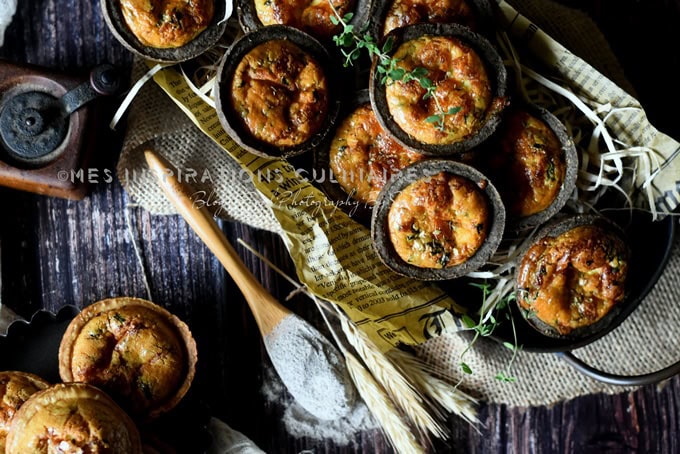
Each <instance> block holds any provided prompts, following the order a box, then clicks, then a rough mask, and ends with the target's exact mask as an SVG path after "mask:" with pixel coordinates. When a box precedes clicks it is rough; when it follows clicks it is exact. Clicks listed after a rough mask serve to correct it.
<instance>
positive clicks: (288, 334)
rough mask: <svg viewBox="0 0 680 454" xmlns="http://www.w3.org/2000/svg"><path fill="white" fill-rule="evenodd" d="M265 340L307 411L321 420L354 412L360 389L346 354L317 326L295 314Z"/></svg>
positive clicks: (282, 373) (282, 378) (296, 398)
mask: <svg viewBox="0 0 680 454" xmlns="http://www.w3.org/2000/svg"><path fill="white" fill-rule="evenodd" d="M264 343H265V345H266V347H267V353H268V354H269V357H270V359H271V361H272V364H273V365H274V368H275V369H276V372H277V373H278V375H279V377H281V380H282V381H283V383H284V384H285V386H286V388H287V389H288V391H289V392H290V394H292V395H293V397H294V398H295V400H296V401H297V403H298V404H299V405H300V406H302V407H303V408H304V409H305V410H307V412H309V413H311V414H312V415H314V416H315V417H316V418H317V419H321V420H334V419H338V418H342V417H343V416H346V415H348V414H350V412H351V410H352V407H353V406H354V403H355V401H356V394H357V393H356V389H355V388H354V385H353V383H352V380H351V379H350V377H349V373H348V372H347V367H346V366H345V361H344V358H343V357H342V355H341V354H340V352H339V351H338V350H337V349H336V348H335V347H334V346H333V344H331V343H330V342H329V341H328V339H326V338H325V337H324V336H323V335H322V334H321V333H319V332H318V331H317V330H316V329H315V328H314V327H313V326H311V325H310V324H309V323H307V322H306V321H305V320H303V319H302V318H300V317H298V316H297V315H295V314H291V315H289V316H287V317H285V318H284V319H283V320H282V321H281V322H280V323H279V324H278V325H277V326H276V327H275V328H274V329H273V330H272V332H271V333H269V334H268V335H267V336H265V338H264Z"/></svg>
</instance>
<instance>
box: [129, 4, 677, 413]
mask: <svg viewBox="0 0 680 454" xmlns="http://www.w3.org/2000/svg"><path fill="white" fill-rule="evenodd" d="M512 3H513V6H514V7H515V8H516V9H517V10H518V11H519V12H521V13H522V14H524V15H525V16H527V17H528V18H530V19H532V20H533V21H534V22H535V23H536V24H538V25H539V26H540V27H541V28H542V29H543V30H544V31H546V32H547V33H548V34H550V35H552V37H553V38H555V39H556V40H557V41H559V42H561V43H562V44H563V45H565V46H566V47H567V48H568V49H570V50H571V51H572V52H574V53H575V54H576V55H579V56H580V57H581V58H583V59H585V60H586V61H587V62H588V63H590V64H591V65H593V66H594V67H595V68H596V69H598V70H599V71H600V72H602V73H603V74H605V75H607V76H608V77H609V78H610V79H611V80H613V81H614V82H616V83H617V84H618V85H619V86H620V87H622V88H623V89H625V90H627V91H628V92H630V93H632V87H631V86H630V84H629V83H628V82H627V81H626V79H625V77H624V76H623V71H622V69H621V67H620V65H619V64H618V62H617V60H616V58H615V56H614V55H613V53H612V52H611V49H610V48H609V46H608V44H607V42H606V40H605V39H604V36H603V35H602V33H601V32H600V31H599V29H598V28H597V26H596V25H595V24H594V22H593V21H592V20H590V19H589V18H588V17H587V16H585V15H584V14H583V13H581V12H578V11H575V10H572V9H569V8H565V7H563V6H561V5H558V4H556V3H553V2H551V1H550V0H523V1H519V0H518V1H515V2H512ZM145 70H146V68H145V67H144V66H143V65H141V64H139V63H138V64H136V65H135V71H133V72H134V74H133V77H134V78H135V80H136V78H138V77H139V76H140V75H141V74H142V72H143V71H145ZM148 146H151V147H153V148H155V149H157V150H160V151H162V153H163V154H164V155H165V156H166V157H167V158H168V159H169V160H170V161H171V162H173V163H174V164H175V165H176V166H177V168H178V170H180V171H181V172H183V174H182V175H183V177H182V175H180V176H181V177H182V178H184V179H186V180H187V181H189V182H190V183H191V184H192V185H193V186H195V187H196V188H197V189H198V190H200V191H205V193H204V196H205V198H204V200H208V201H209V203H210V204H212V205H213V208H215V207H219V210H217V211H218V213H217V214H218V215H219V216H220V217H222V218H225V219H230V220H234V221H238V222H243V223H246V224H248V225H251V226H253V227H256V228H262V229H266V230H269V231H273V232H279V231H280V228H279V224H278V222H277V221H276V219H275V218H274V217H273V215H272V213H271V210H270V209H269V207H268V205H267V202H265V200H264V199H263V198H262V197H261V196H260V195H259V194H258V193H257V191H255V189H254V187H253V186H252V184H251V183H250V181H249V180H248V179H247V178H246V177H244V176H243V174H242V173H241V172H240V168H239V166H238V165H237V164H236V163H235V162H234V161H232V159H231V158H230V157H229V156H228V155H227V154H226V153H225V152H224V151H223V150H222V149H220V148H219V147H217V146H216V145H214V144H213V142H212V141H211V140H210V139H209V138H207V137H206V136H205V135H204V134H202V133H201V132H200V131H199V130H198V129H197V128H195V127H194V126H193V125H192V124H191V123H190V121H189V120H188V119H187V117H186V116H185V115H184V114H183V113H182V112H181V111H180V110H179V109H178V108H177V107H176V106H175V104H174V103H173V102H172V101H171V100H170V99H169V98H168V97H167V96H166V95H164V94H163V93H162V92H161V90H160V89H159V88H158V87H157V86H155V84H153V83H150V84H147V86H145V87H144V88H143V89H142V91H141V92H140V94H139V95H138V98H137V99H135V102H134V104H133V107H132V109H131V111H130V113H129V117H128V133H127V137H126V140H125V144H124V149H123V153H122V155H121V158H120V161H119V165H118V175H119V177H120V179H121V182H122V184H123V186H124V187H125V188H126V190H127V191H128V192H129V193H130V195H131V196H132V197H133V199H134V200H135V201H137V202H138V203H139V204H140V205H142V206H143V207H145V208H146V209H148V210H149V211H151V212H152V213H157V214H169V213H173V209H172V206H171V205H170V203H169V202H168V201H167V200H166V198H165V197H164V195H163V194H162V192H161V190H160V188H159V187H158V185H157V183H156V182H155V180H154V178H153V177H152V176H151V175H150V174H149V173H148V171H147V168H146V164H145V163H144V158H143V156H142V151H143V150H144V149H145V148H147V147H148ZM678 271H680V251H679V250H678V244H677V241H676V244H675V247H674V250H673V255H672V258H671V260H670V263H669V264H668V267H667V268H666V270H665V272H664V274H663V276H662V277H661V279H660V281H659V283H658V284H657V285H656V287H655V288H654V289H653V290H652V292H651V293H650V294H649V296H648V297H647V298H646V299H645V301H644V302H643V303H642V304H641V306H640V307H639V308H638V309H637V310H636V311H635V312H634V313H633V314H632V316H630V317H629V318H628V319H627V320H626V321H625V322H624V323H623V324H622V325H621V326H620V327H619V328H617V329H616V330H615V331H613V332H612V333H611V334H609V335H607V336H606V337H604V338H603V339H602V340H600V341H597V342H595V343H593V344H591V345H589V346H587V347H585V348H582V349H579V350H578V351H577V352H576V354H577V356H578V357H580V358H581V359H583V360H585V361H586V362H587V363H589V364H591V365H594V366H597V367H598V368H601V369H604V370H606V371H608V372H612V373H621V374H641V373H647V372H652V371H654V370H657V369H661V368H663V367H665V366H667V365H669V364H671V363H673V362H675V361H676V360H678V359H680V345H679V344H678V342H677V339H678V338H680V304H678V302H680V277H678V276H679V273H678ZM468 342H469V339H468V338H464V337H463V336H459V335H456V334H453V335H444V336H441V337H440V338H436V339H433V340H431V341H429V342H428V343H427V344H426V345H424V346H422V347H421V349H420V350H421V351H420V353H421V354H422V355H423V356H424V357H426V358H427V359H428V360H429V361H431V362H433V363H436V364H438V365H440V366H441V367H442V368H443V369H444V370H445V371H447V372H448V373H449V374H450V375H452V376H454V377H455V376H458V375H459V374H460V372H459V370H460V369H459V366H458V361H459V355H460V352H461V351H462V350H463V349H464V348H465V347H466V346H467V344H468ZM509 358H510V351H509V350H507V349H505V348H503V347H500V346H498V345H497V344H494V343H491V342H485V341H481V342H478V343H477V344H476V345H475V347H474V348H473V349H472V350H471V351H470V352H468V353H467V354H466V356H465V362H466V363H468V364H469V365H470V367H471V368H472V369H473V371H474V373H473V374H472V375H467V376H466V377H465V382H464V383H465V384H464V387H465V388H466V390H468V391H469V392H471V393H472V394H474V395H476V396H478V397H480V398H481V399H482V400H486V401H489V402H495V403H504V404H508V405H511V406H528V405H542V404H546V405H547V404H552V403H554V402H557V401H560V400H564V399H570V398H574V397H577V396H580V395H584V394H591V393H599V392H605V393H617V392H622V391H624V390H626V389H627V388H623V387H618V386H610V385H605V384H602V383H600V382H597V381H595V380H592V379H590V378H587V377H585V376H584V375H582V374H580V373H579V372H576V371H575V370H574V369H572V368H571V367H570V366H568V365H567V364H565V363H564V362H562V361H561V360H559V359H558V358H557V357H555V356H553V355H550V354H538V353H527V352H521V353H520V354H519V355H518V357H517V359H516V361H515V363H514V365H513V368H512V374H513V375H514V376H515V377H517V382H515V383H504V382H501V381H498V380H496V379H495V378H494V377H495V375H496V374H497V373H498V372H499V371H501V370H504V368H505V367H506V365H507V362H508V360H509Z"/></svg>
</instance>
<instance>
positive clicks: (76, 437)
mask: <svg viewBox="0 0 680 454" xmlns="http://www.w3.org/2000/svg"><path fill="white" fill-rule="evenodd" d="M6 452H7V453H8V454H45V453H74V454H76V453H83V454H85V453H88V454H117V453H128V454H140V453H141V452H142V450H141V443H140V440H139V433H138V432H137V429H136V428H135V426H134V424H133V423H132V421H131V420H130V419H129V417H128V416H127V415H126V414H125V413H124V412H123V411H122V410H121V409H120V408H119V407H118V406H116V404H115V403H114V402H113V401H112V400H111V399H110V398H109V397H108V396H106V395H105V394H104V393H103V392H102V391H100V390H98V389H96V388H93V387H91V386H87V385H84V384H77V383H70V384H61V385H56V386H54V387H52V388H48V389H46V390H45V391H41V392H39V393H36V394H35V395H34V396H33V397H32V398H31V399H29V400H28V401H27V402H26V403H25V404H24V405H23V406H22V407H21V409H20V410H19V412H18V413H17V415H16V419H15V421H14V423H13V424H12V428H11V430H10V434H9V436H8V438H7V448H6Z"/></svg>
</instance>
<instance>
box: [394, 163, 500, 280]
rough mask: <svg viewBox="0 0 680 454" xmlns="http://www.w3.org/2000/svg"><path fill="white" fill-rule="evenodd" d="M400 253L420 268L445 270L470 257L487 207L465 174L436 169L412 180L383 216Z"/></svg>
mask: <svg viewBox="0 0 680 454" xmlns="http://www.w3.org/2000/svg"><path fill="white" fill-rule="evenodd" d="M388 222H389V231H390V241H391V242H392V245H393V246H394V250H395V251H396V252H397V254H398V255H399V257H401V259H402V260H404V261H405V262H407V263H410V264H412V265H414V266H418V267H421V268H445V267H450V266H454V265H458V264H460V263H462V262H464V261H466V260H468V259H469V258H470V257H472V256H473V255H474V254H475V253H476V252H477V250H478V249H479V248H480V246H481V245H482V244H483V243H484V240H485V239H486V234H487V230H488V225H489V223H490V222H489V205H488V203H487V201H486V197H484V194H483V193H482V192H481V191H480V189H479V187H478V186H477V185H475V184H474V183H473V182H472V181H470V180H468V179H467V178H464V177H461V176H459V175H453V174H450V173H446V172H440V173H438V174H436V175H433V176H431V177H428V178H424V179H420V180H418V181H416V182H414V183H411V184H410V185H408V186H407V187H406V188H404V190H403V191H401V193H400V194H399V195H397V197H396V199H395V200H394V202H392V207H391V208H390V212H389V214H388Z"/></svg>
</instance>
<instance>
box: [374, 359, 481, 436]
mask: <svg viewBox="0 0 680 454" xmlns="http://www.w3.org/2000/svg"><path fill="white" fill-rule="evenodd" d="M387 356H388V357H389V358H390V359H391V360H392V361H393V362H394V364H396V365H397V367H399V368H400V369H401V370H402V372H403V373H404V374H405V375H407V376H408V377H409V378H411V380H412V381H413V383H414V384H415V386H416V387H417V388H418V390H419V391H420V392H421V393H422V394H423V395H425V396H427V397H429V398H430V399H432V400H433V401H434V402H436V403H437V404H439V405H441V406H442V408H444V409H445V410H446V411H448V412H449V413H454V414H456V415H458V416H460V417H461V418H463V419H464V420H466V421H468V422H469V423H470V424H478V423H479V419H477V412H476V410H475V404H476V400H475V399H473V398H472V397H470V396H468V395H467V394H465V393H463V392H461V391H460V390H459V389H457V388H456V387H455V386H452V385H451V384H450V383H447V382H446V381H444V380H442V379H440V378H437V377H435V376H434V375H433V374H432V372H434V371H433V370H432V368H431V367H430V366H428V365H427V364H426V363H425V362H424V361H423V360H422V359H420V358H418V357H416V356H414V355H412V354H410V353H407V352H405V351H402V350H399V349H393V350H391V351H389V352H388V353H387Z"/></svg>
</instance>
